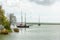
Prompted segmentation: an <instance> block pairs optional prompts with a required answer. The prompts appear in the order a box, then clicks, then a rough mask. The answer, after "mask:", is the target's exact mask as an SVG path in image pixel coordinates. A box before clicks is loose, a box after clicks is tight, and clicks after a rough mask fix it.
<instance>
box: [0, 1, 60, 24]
mask: <svg viewBox="0 0 60 40" xmlns="http://www.w3.org/2000/svg"><path fill="white" fill-rule="evenodd" d="M0 5H2V7H3V9H4V10H5V14H6V15H7V16H8V14H10V13H14V15H15V16H16V18H17V22H20V21H21V13H22V14H23V21H25V19H24V17H25V14H26V21H27V22H39V16H40V22H43V23H44V22H46V23H60V0H0Z"/></svg>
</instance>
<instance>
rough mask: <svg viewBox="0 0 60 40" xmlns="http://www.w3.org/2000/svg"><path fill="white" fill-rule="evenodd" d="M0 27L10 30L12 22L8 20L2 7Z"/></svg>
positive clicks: (0, 9)
mask: <svg viewBox="0 0 60 40" xmlns="http://www.w3.org/2000/svg"><path fill="white" fill-rule="evenodd" d="M0 25H3V26H4V27H5V28H6V29H10V22H9V21H8V20H7V17H6V16H5V12H4V10H3V9H2V6H0Z"/></svg>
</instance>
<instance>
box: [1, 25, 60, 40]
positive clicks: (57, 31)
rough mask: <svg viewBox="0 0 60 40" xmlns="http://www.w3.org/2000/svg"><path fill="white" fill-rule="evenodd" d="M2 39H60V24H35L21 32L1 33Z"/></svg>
mask: <svg viewBox="0 0 60 40" xmlns="http://www.w3.org/2000/svg"><path fill="white" fill-rule="evenodd" d="M0 40H60V25H41V26H37V25H35V26H31V27H30V28H29V29H26V30H25V29H20V32H19V33H15V32H13V33H10V34H9V35H0Z"/></svg>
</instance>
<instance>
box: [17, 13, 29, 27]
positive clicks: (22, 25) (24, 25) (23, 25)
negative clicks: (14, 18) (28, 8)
mask: <svg viewBox="0 0 60 40" xmlns="http://www.w3.org/2000/svg"><path fill="white" fill-rule="evenodd" d="M17 27H19V28H29V26H27V25H26V14H25V24H23V16H22V13H21V24H20V25H19V26H17Z"/></svg>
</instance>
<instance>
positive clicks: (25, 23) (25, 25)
mask: <svg viewBox="0 0 60 40" xmlns="http://www.w3.org/2000/svg"><path fill="white" fill-rule="evenodd" d="M25 26H26V13H25Z"/></svg>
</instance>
